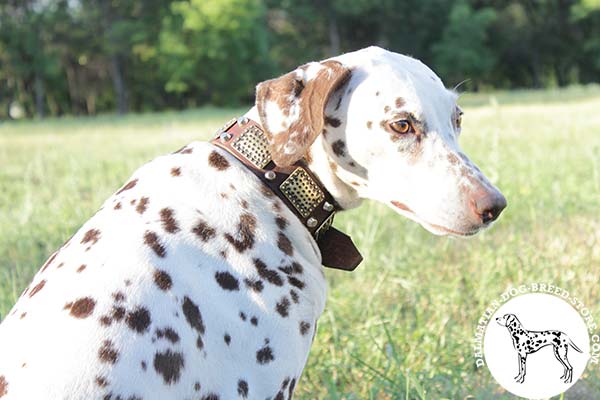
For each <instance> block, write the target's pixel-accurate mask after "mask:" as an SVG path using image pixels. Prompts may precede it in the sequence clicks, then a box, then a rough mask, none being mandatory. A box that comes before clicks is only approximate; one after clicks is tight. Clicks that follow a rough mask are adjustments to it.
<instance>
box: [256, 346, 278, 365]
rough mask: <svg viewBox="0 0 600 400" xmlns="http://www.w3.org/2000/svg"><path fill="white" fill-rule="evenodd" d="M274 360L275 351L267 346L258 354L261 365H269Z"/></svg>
mask: <svg viewBox="0 0 600 400" xmlns="http://www.w3.org/2000/svg"><path fill="white" fill-rule="evenodd" d="M274 359H275V357H274V356H273V349H271V347H269V346H265V347H263V348H262V349H260V350H258V351H257V352H256V361H257V362H258V363H259V364H268V363H270V362H271V361H273V360H274Z"/></svg>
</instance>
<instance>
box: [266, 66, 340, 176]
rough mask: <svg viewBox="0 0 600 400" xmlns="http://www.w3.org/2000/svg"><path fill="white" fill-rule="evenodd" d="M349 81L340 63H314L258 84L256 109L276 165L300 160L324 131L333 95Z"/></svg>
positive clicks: (286, 164)
mask: <svg viewBox="0 0 600 400" xmlns="http://www.w3.org/2000/svg"><path fill="white" fill-rule="evenodd" d="M348 79H350V70H349V69H348V68H346V67H344V66H343V65H342V64H341V63H339V62H337V61H331V60H330V61H324V62H311V63H308V64H305V65H303V66H301V67H299V68H297V69H296V70H295V71H292V72H290V73H287V74H285V75H283V76H281V77H279V78H275V79H271V80H268V81H265V82H262V83H260V84H258V86H257V87H256V107H257V109H258V114H259V116H260V122H261V124H262V126H263V128H264V130H265V134H266V136H267V139H268V141H269V150H270V152H271V157H272V158H273V161H274V162H275V164H277V165H279V166H289V165H292V164H294V163H295V162H296V161H298V160H299V159H301V158H302V157H303V156H304V154H305V153H306V151H307V150H308V148H309V146H310V145H311V144H312V143H313V142H314V141H315V139H316V138H317V136H318V135H319V134H320V133H321V131H322V130H323V125H324V123H325V107H326V105H327V101H328V100H329V98H330V96H331V94H332V93H333V92H335V91H336V89H338V88H339V87H340V86H342V85H343V84H344V83H345V82H347V81H348Z"/></svg>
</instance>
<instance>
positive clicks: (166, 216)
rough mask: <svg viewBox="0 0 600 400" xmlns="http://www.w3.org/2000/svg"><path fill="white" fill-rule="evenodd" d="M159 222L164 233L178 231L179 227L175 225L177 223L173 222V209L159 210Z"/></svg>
mask: <svg viewBox="0 0 600 400" xmlns="http://www.w3.org/2000/svg"><path fill="white" fill-rule="evenodd" d="M160 221H161V222H162V226H163V229H164V230H165V231H167V232H169V233H175V232H178V231H179V225H177V221H176V220H175V211H173V209H171V208H163V209H162V210H160Z"/></svg>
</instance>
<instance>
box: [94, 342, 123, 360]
mask: <svg viewBox="0 0 600 400" xmlns="http://www.w3.org/2000/svg"><path fill="white" fill-rule="evenodd" d="M98 358H99V359H100V361H102V362H104V363H107V364H114V363H116V362H117V360H118V359H119V352H118V351H117V350H116V349H115V348H114V346H113V344H112V342H111V341H110V340H105V341H104V342H102V346H101V347H100V349H99V350H98Z"/></svg>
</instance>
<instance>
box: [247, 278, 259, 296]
mask: <svg viewBox="0 0 600 400" xmlns="http://www.w3.org/2000/svg"><path fill="white" fill-rule="evenodd" d="M244 283H245V284H246V286H247V287H248V288H250V289H252V290H254V291H255V292H257V293H260V292H262V290H263V288H264V285H263V283H262V281H260V280H251V279H248V278H246V279H244Z"/></svg>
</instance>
